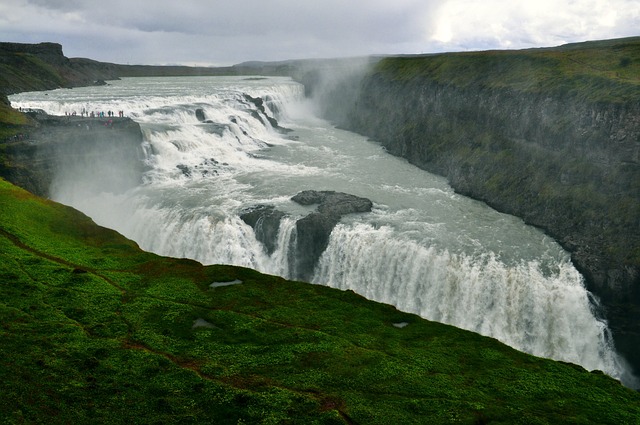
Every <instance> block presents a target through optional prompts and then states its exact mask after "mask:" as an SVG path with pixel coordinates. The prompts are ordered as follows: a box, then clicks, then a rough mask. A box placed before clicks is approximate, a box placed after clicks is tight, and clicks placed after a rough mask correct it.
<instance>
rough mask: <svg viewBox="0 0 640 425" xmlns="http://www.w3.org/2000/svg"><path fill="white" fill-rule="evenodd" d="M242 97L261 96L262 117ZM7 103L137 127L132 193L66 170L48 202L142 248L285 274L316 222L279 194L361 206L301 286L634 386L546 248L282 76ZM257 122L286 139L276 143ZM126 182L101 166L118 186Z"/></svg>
mask: <svg viewBox="0 0 640 425" xmlns="http://www.w3.org/2000/svg"><path fill="white" fill-rule="evenodd" d="M246 95H249V96H251V97H253V98H254V99H255V98H260V99H262V100H263V102H264V103H263V106H264V111H262V110H260V108H259V107H258V106H257V104H256V102H254V101H251V100H250V99H249V98H248V97H247V96H246ZM10 100H11V102H12V105H13V106H14V107H20V106H21V107H23V108H38V109H43V110H44V111H46V112H47V113H50V114H58V115H64V114H65V113H72V112H74V111H75V112H76V113H77V114H79V113H80V112H81V111H82V110H86V111H104V112H107V111H114V112H115V114H116V116H117V113H118V111H124V113H125V115H126V116H128V117H131V118H133V119H134V120H135V121H137V122H138V123H140V125H141V127H142V129H143V133H144V143H143V146H142V151H143V152H144V157H143V159H144V161H145V163H146V165H147V166H148V171H147V172H146V173H145V175H144V182H143V183H142V184H141V185H139V186H137V187H135V188H133V189H127V190H126V191H123V192H120V191H118V193H112V192H102V191H99V190H98V191H97V192H98V193H96V189H95V188H96V185H98V187H99V183H100V181H101V179H106V178H109V176H100V175H95V174H94V173H93V170H92V169H91V167H90V166H87V167H85V168H83V167H75V168H74V169H76V170H78V171H77V172H76V173H74V175H69V173H67V174H65V175H64V176H58V178H56V179H55V181H54V182H53V184H52V188H51V196H52V198H53V199H54V200H56V201H59V202H62V203H65V204H68V205H71V206H73V207H75V208H77V209H79V210H81V211H83V212H84V213H86V214H87V215H89V216H90V217H92V218H93V219H94V220H95V221H96V222H97V223H99V224H101V225H103V226H107V227H110V228H113V229H115V230H117V231H119V232H120V233H122V234H124V235H125V236H127V237H129V238H131V239H133V240H135V241H136V242H138V244H139V245H140V246H141V247H142V248H143V249H145V250H149V251H153V252H156V253H158V254H162V255H168V256H174V257H187V258H192V259H195V260H197V261H200V262H202V263H204V264H213V263H226V264H235V265H240V266H246V267H251V268H255V269H257V270H260V271H263V272H266V273H271V274H277V275H281V276H284V277H289V276H288V273H289V269H290V268H289V264H288V262H289V261H291V256H290V241H291V239H292V238H293V237H295V219H297V218H300V217H302V216H304V215H306V214H308V213H309V212H310V211H311V210H312V209H313V207H303V206H300V205H298V204H296V203H294V202H292V201H291V200H290V198H291V196H293V195H295V194H296V193H298V192H300V191H302V190H307V189H315V190H334V191H341V192H346V193H350V194H353V195H357V196H361V197H366V198H368V199H370V200H371V201H373V203H374V208H373V211H372V212H370V213H361V214H351V215H348V216H345V217H343V219H342V220H341V222H340V223H339V224H338V225H337V226H336V227H335V228H334V230H333V232H332V234H331V238H330V241H329V246H328V247H327V249H326V251H325V252H324V253H323V254H322V256H321V258H320V260H319V261H318V264H317V266H316V269H315V272H314V275H313V278H312V282H313V283H316V284H322V285H328V286H331V287H335V288H340V289H352V290H354V291H355V292H357V293H360V294H362V295H363V296H365V297H367V298H369V299H372V300H376V301H381V302H385V303H389V304H392V305H394V306H396V307H397V308H398V309H400V310H403V311H407V312H413V313H416V314H419V315H420V316H422V317H424V318H426V319H430V320H435V321H439V322H444V323H448V324H452V325H455V326H458V327H461V328H464V329H468V330H472V331H475V332H478V333H481V334H483V335H488V336H492V337H494V338H497V339H499V340H501V341H503V342H504V343H506V344H508V345H511V346H513V347H515V348H517V349H520V350H522V351H526V352H529V353H532V354H535V355H538V356H542V357H549V358H553V359H559V360H564V361H569V362H573V363H577V364H580V365H582V366H584V367H585V368H587V369H589V370H593V369H599V370H603V371H604V372H606V373H607V374H609V375H611V376H613V377H616V378H618V379H623V380H628V379H630V378H628V377H627V373H628V372H627V368H626V366H625V363H624V361H623V360H622V359H621V358H619V356H618V355H617V354H616V352H615V350H614V348H613V347H612V344H611V339H610V335H609V331H608V329H607V325H606V323H605V322H603V321H602V320H599V319H598V318H597V315H596V314H594V311H595V309H594V304H593V303H594V302H595V301H593V300H591V299H590V298H591V296H590V294H589V293H588V292H587V291H586V290H585V288H584V285H583V279H582V277H581V275H580V274H579V273H578V272H577V271H576V269H575V268H574V267H573V266H572V264H571V262H570V259H569V255H568V254H567V253H566V252H564V251H563V250H562V248H561V247H560V246H559V245H558V244H556V243H555V242H554V241H553V240H551V239H550V238H549V237H547V236H545V235H544V234H543V233H542V232H540V231H539V230H537V229H535V228H532V227H529V226H526V225H525V224H523V222H522V221H521V220H520V219H518V218H515V217H512V216H509V215H505V214H501V213H498V212H496V211H494V210H492V209H491V208H489V207H487V206H486V205H485V204H483V203H480V202H477V201H474V200H472V199H469V198H466V197H463V196H460V195H458V194H456V193H454V191H453V190H452V189H451V187H450V186H449V185H448V184H447V181H446V180H445V179H443V178H441V177H438V176H435V175H433V174H429V173H427V172H425V171H422V170H420V169H418V168H416V167H414V166H412V165H410V164H408V163H407V162H406V161H405V160H403V159H399V158H397V157H394V156H391V155H389V154H388V153H386V152H385V151H384V149H383V148H382V147H381V146H380V145H378V144H377V143H375V142H373V141H369V140H367V139H366V138H364V137H362V136H359V135H357V134H354V133H350V132H347V131H343V130H340V129H337V128H335V127H333V126H332V125H331V124H330V123H328V122H326V121H323V120H322V119H319V118H317V117H316V115H315V113H314V105H313V102H312V101H309V100H307V99H305V98H304V89H303V87H302V86H301V85H299V84H297V83H295V82H293V81H291V80H290V79H288V78H271V77H270V78H262V79H256V78H244V77H187V78H172V77H164V78H125V79H122V80H118V81H111V82H109V85H107V86H100V87H85V88H74V89H72V90H68V89H59V90H53V91H49V92H32V93H22V94H18V95H13V96H11V97H10ZM197 109H202V111H203V112H204V115H205V119H206V121H205V122H201V121H200V120H199V119H198V118H197V117H196V114H195V111H196V110H197ZM267 116H268V117H270V118H275V119H277V120H278V122H279V124H280V125H281V126H283V127H286V128H288V129H290V130H292V131H290V132H287V133H282V132H278V131H276V130H275V129H274V128H273V127H272V125H271V123H270V121H269V120H268V119H267ZM122 171H123V170H120V169H119V164H117V163H114V164H113V172H114V173H119V172H122ZM259 204H270V205H274V206H275V207H277V208H278V209H279V210H281V211H284V212H286V213H287V214H288V217H285V218H284V219H283V220H282V222H281V226H280V230H279V235H278V245H277V249H276V250H275V251H274V252H273V253H272V254H271V255H269V254H267V253H266V251H265V249H264V247H263V246H262V244H261V243H260V242H258V241H257V240H256V237H255V235H254V232H253V229H252V228H251V227H249V226H248V225H247V224H245V223H244V222H243V221H242V220H241V219H240V218H239V214H240V213H241V212H242V211H243V210H244V209H246V208H248V207H251V206H254V205H259Z"/></svg>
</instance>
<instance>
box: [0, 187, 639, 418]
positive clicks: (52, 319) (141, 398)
mask: <svg viewBox="0 0 640 425" xmlns="http://www.w3.org/2000/svg"><path fill="white" fill-rule="evenodd" d="M0 205H1V206H2V208H0V323H1V326H0V394H2V397H0V418H3V423H49V424H50V423H74V424H82V423H216V424H226V423H229V424H241V423H265V424H275V423H300V424H309V423H336V424H337V423H359V424H394V423H398V424H411V423H467V424H474V423H475V424H479V423H492V424H500V423H504V424H506V423H509V424H513V423H523V424H524V423H539V424H545V423H549V424H557V423H597V424H607V423H610V424H634V423H639V422H638V421H639V418H640V394H638V393H636V392H633V391H631V390H629V389H627V388H624V387H622V386H621V385H620V384H619V383H618V382H616V381H614V380H613V379H611V378H609V377H607V376H605V375H602V374H600V373H588V372H586V371H585V370H583V369H582V368H580V367H577V366H572V365H567V364H562V363H559V362H554V361H550V360H545V359H539V358H536V357H533V356H529V355H526V354H523V353H520V352H518V351H516V350H513V349H511V348H509V347H507V346H505V345H503V344H501V343H499V342H497V341H495V340H493V339H490V338H485V337H482V336H479V335H476V334H473V333H470V332H466V331H462V330H459V329H456V328H453V327H451V326H446V325H442V324H437V323H432V322H428V321H426V320H422V319H420V318H419V317H417V316H415V315H411V314H406V313H402V312H398V311H397V310H395V309H394V308H392V307H390V306H387V305H383V304H379V303H375V302H371V301H367V300H365V299H364V298H362V297H360V296H357V295H356V294H354V293H352V292H342V291H338V290H334V289H330V288H326V287H323V286H317V285H311V284H304V283H298V282H289V281H286V280H283V279H281V278H277V277H273V276H266V275H262V274H260V273H257V272H255V271H252V270H247V269H242V268H236V267H230V266H208V267H204V266H202V265H200V264H199V263H196V262H193V261H190V260H179V259H170V258H164V257H160V256H157V255H154V254H149V253H145V252H143V251H141V250H140V249H139V248H138V247H137V246H136V244H135V243H133V242H131V241H129V240H127V239H125V238H124V237H122V236H121V235H119V234H117V233H116V232H114V231H111V230H108V229H105V228H102V227H99V226H97V225H95V224H94V223H93V222H92V221H91V220H90V219H89V218H87V217H86V216H84V215H82V214H80V213H79V212H77V211H75V210H73V209H71V208H68V207H65V206H63V205H60V204H57V203H54V202H50V201H46V200H43V199H41V198H37V197H35V196H33V195H31V194H30V193H28V192H26V191H24V190H22V189H19V188H17V187H15V186H13V185H11V184H9V183H7V182H5V181H4V180H0ZM236 279H238V280H241V281H242V283H241V284H236V285H232V286H224V287H217V288H210V284H211V283H213V282H228V281H233V280H236ZM199 319H201V320H202V321H204V322H202V321H201V322H200V323H204V326H201V327H194V323H195V322H196V321H198V320H199ZM399 322H407V323H408V325H407V326H406V327H404V328H397V327H395V326H393V324H394V323H399Z"/></svg>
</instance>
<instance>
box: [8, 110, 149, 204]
mask: <svg viewBox="0 0 640 425" xmlns="http://www.w3.org/2000/svg"><path fill="white" fill-rule="evenodd" d="M30 115H31V116H32V125H30V126H28V127H25V128H24V129H23V132H22V133H20V134H19V135H18V136H14V137H12V138H11V139H9V140H5V141H4V143H0V159H1V160H0V177H2V178H4V179H6V180H8V181H10V182H12V183H14V184H16V185H18V186H20V187H23V188H25V189H27V190H29V191H30V192H32V193H34V194H37V195H39V196H43V197H49V196H50V195H51V190H52V188H54V187H55V185H56V184H59V183H62V181H63V180H69V181H74V180H75V179H83V180H86V182H89V181H93V182H96V183H95V184H100V187H99V188H98V187H95V188H94V189H95V190H99V191H110V192H115V193H117V192H119V191H123V190H126V189H128V188H131V187H133V186H135V185H137V184H139V183H140V181H141V179H142V173H143V171H144V165H143V162H142V158H143V152H142V150H141V149H142V147H141V146H142V131H141V130H140V126H139V125H138V124H137V123H136V122H134V121H133V120H131V119H129V118H112V119H99V118H82V117H71V116H68V117H56V116H49V115H46V114H44V113H30ZM89 176H90V177H91V179H88V178H86V177H89ZM87 184H88V183H87ZM76 186H77V182H76Z"/></svg>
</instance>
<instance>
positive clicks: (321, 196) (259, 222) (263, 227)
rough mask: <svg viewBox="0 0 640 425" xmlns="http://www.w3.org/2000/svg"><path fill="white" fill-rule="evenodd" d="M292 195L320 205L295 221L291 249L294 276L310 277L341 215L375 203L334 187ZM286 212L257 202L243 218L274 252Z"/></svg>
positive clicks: (306, 202) (266, 247) (294, 277)
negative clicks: (336, 190) (336, 189)
mask: <svg viewBox="0 0 640 425" xmlns="http://www.w3.org/2000/svg"><path fill="white" fill-rule="evenodd" d="M291 199H292V200H293V201H294V202H296V203H298V204H300V205H305V206H306V205H318V207H317V208H316V211H314V212H312V213H309V214H308V215H306V216H305V217H303V218H301V219H299V220H298V221H297V222H296V233H295V240H294V241H293V242H292V246H291V249H290V258H289V267H290V270H289V274H290V276H291V278H293V279H298V280H305V281H309V280H311V277H312V276H313V269H314V268H315V266H316V264H317V262H318V259H319V258H320V256H321V255H322V253H323V252H324V250H325V249H326V248H327V245H328V244H329V238H330V237H331V232H332V230H333V228H334V227H335V226H336V224H338V222H339V221H340V219H341V218H342V217H343V216H344V215H346V214H352V213H363V212H369V211H371V208H372V206H373V204H372V202H371V201H370V200H368V199H366V198H361V197H358V196H355V195H349V194H347V193H342V192H333V191H315V190H305V191H302V192H300V193H298V194H297V195H295V196H293V197H292V198H291ZM284 216H285V213H283V212H282V211H278V210H276V209H275V207H273V206H272V205H258V206H255V207H252V208H248V209H247V210H245V211H244V212H242V213H241V215H240V218H241V219H242V220H243V221H244V222H245V223H247V224H248V225H249V226H251V227H252V228H253V230H254V232H255V234H256V238H257V239H258V240H259V241H260V242H261V243H262V244H263V245H264V247H265V250H266V251H267V253H268V254H270V255H271V254H272V253H273V252H274V251H275V249H276V243H277V240H278V231H279V228H280V221H281V220H282V218H283V217H284Z"/></svg>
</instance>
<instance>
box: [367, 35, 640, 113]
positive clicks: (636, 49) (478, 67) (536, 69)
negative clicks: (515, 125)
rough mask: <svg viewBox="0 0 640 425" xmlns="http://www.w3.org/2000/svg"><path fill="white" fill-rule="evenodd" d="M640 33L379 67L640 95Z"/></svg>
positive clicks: (585, 95)
mask: <svg viewBox="0 0 640 425" xmlns="http://www.w3.org/2000/svg"><path fill="white" fill-rule="evenodd" d="M639 40H640V37H632V38H628V39H616V40H606V41H600V42H588V43H576V44H570V45H566V46H561V47H556V48H547V49H529V50H519V51H508V50H506V51H500V50H493V51H481V52H463V53H446V54H438V55H429V56H407V57H395V58H386V59H384V60H382V61H381V62H380V63H379V64H378V66H377V69H376V71H377V72H382V73H386V74H390V75H393V77H394V78H396V79H400V80H410V79H414V78H416V77H424V78H427V79H429V80H433V81H437V82H440V83H445V84H453V85H455V86H458V87H467V86H478V87H483V88H484V87H486V88H502V89H510V90H514V91H520V92H530V93H548V94H561V95H569V96H578V97H579V98H581V99H584V100H586V101H607V102H625V101H628V100H636V99H638V98H640V43H639V42H638V41H639Z"/></svg>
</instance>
